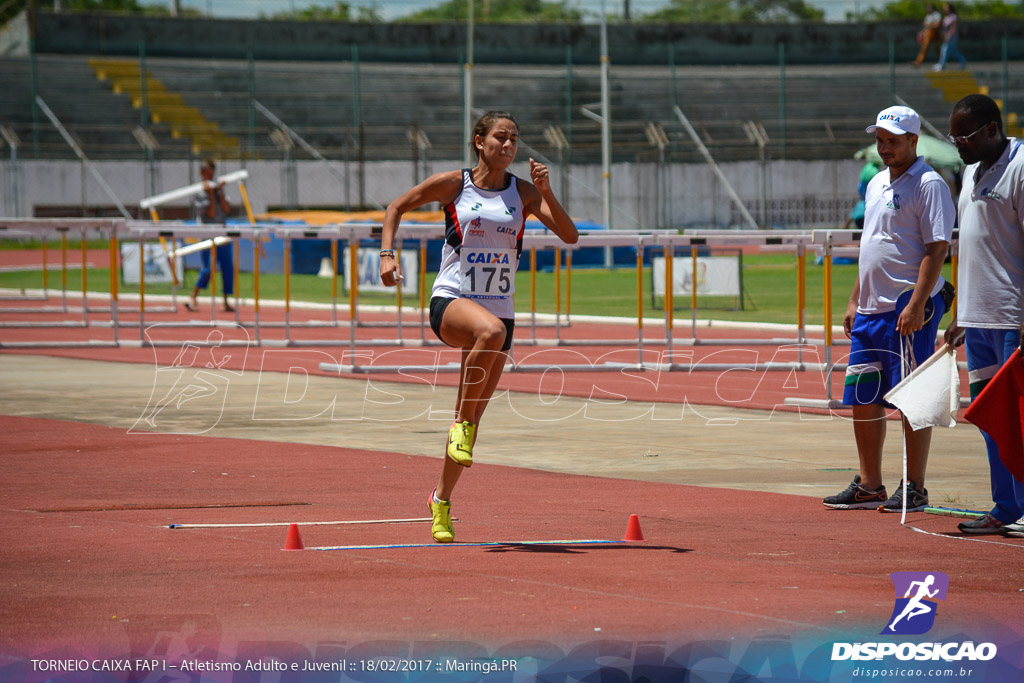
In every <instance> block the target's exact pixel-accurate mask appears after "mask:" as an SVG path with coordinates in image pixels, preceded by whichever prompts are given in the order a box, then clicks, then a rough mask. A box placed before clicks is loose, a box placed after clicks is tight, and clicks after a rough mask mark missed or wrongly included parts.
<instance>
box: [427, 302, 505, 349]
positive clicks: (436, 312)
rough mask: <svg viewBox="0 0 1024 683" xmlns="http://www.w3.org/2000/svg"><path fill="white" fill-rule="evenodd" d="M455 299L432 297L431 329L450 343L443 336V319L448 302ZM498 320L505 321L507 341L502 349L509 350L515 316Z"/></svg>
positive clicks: (438, 336)
mask: <svg viewBox="0 0 1024 683" xmlns="http://www.w3.org/2000/svg"><path fill="white" fill-rule="evenodd" d="M453 301H455V299H449V298H448V297H443V296H435V297H431V298H430V329H432V330H433V331H434V334H436V335H437V338H438V339H440V340H441V341H443V342H444V343H445V344H448V342H447V341H445V339H444V338H443V337H442V336H441V319H442V318H444V311H445V309H446V308H448V304H450V303H451V302H453ZM498 320H500V321H501V322H503V323H505V343H504V344H502V345H501V350H502V351H508V350H509V349H511V348H512V332H513V331H515V329H516V321H515V320H514V319H513V318H498ZM448 346H454V344H448Z"/></svg>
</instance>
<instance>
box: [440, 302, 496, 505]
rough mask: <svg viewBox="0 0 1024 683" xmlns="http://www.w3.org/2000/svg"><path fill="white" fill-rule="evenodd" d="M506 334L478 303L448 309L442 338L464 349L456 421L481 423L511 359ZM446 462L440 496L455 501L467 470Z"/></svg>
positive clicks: (443, 321)
mask: <svg viewBox="0 0 1024 683" xmlns="http://www.w3.org/2000/svg"><path fill="white" fill-rule="evenodd" d="M505 335H506V329H505V323H504V322H503V321H501V320H500V319H499V318H497V317H495V316H494V315H492V314H491V313H489V312H488V311H486V310H484V308H483V307H482V306H480V305H479V304H476V303H475V302H472V301H469V300H466V299H456V300H455V301H453V302H452V303H450V304H449V305H448V308H447V309H446V310H445V313H444V318H443V319H442V321H441V337H442V338H443V339H444V340H445V341H446V342H448V343H449V344H454V345H459V346H462V367H461V370H460V375H459V390H458V396H457V397H456V400H455V421H456V422H470V423H472V424H474V425H479V424H480V420H481V418H482V417H483V414H484V410H486V408H487V404H488V402H489V401H490V398H491V396H492V395H493V394H494V390H495V388H496V387H497V385H498V381H499V380H500V379H501V373H502V371H503V370H504V367H505V361H506V360H507V355H506V354H505V353H504V352H503V351H501V347H502V345H503V344H504V342H505ZM477 434H479V432H477ZM443 460H444V465H443V466H442V469H441V478H440V480H439V481H438V484H437V497H438V498H439V499H440V500H451V494H452V491H453V490H454V489H455V484H456V483H457V482H458V480H459V477H460V476H461V474H462V470H464V469H465V468H464V467H463V466H462V465H459V464H458V463H456V462H455V461H454V460H452V459H451V458H449V457H445V458H444V459H443Z"/></svg>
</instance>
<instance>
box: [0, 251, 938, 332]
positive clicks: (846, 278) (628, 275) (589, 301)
mask: <svg viewBox="0 0 1024 683" xmlns="http://www.w3.org/2000/svg"><path fill="white" fill-rule="evenodd" d="M806 273H807V304H806V308H805V315H806V320H805V322H806V323H807V324H809V325H820V324H822V323H823V322H824V317H823V306H822V302H823V299H824V297H823V290H824V268H823V266H819V265H815V264H814V262H813V259H812V258H811V257H808V258H807V264H806ZM943 275H944V276H945V277H947V278H949V277H950V272H949V265H948V264H947V265H946V266H945V267H944V269H943ZM86 277H87V282H88V289H89V290H91V291H99V292H107V291H108V289H109V288H108V278H109V273H108V271H107V269H105V268H91V269H89V270H88V271H87V273H86ZM195 277H196V273H195V271H187V272H186V274H185V283H186V284H185V286H183V287H179V290H178V291H179V294H181V293H191V288H192V284H193V283H194V282H195ZM856 277H857V266H856V265H855V264H854V265H835V266H833V268H832V321H833V324H836V325H838V324H841V323H842V319H843V314H844V313H845V311H846V303H847V301H848V300H849V297H850V291H851V289H852V287H853V283H854V281H855V280H856ZM432 278H433V274H431V273H428V276H427V286H428V288H429V286H430V283H431V281H432ZM239 280H240V282H239V283H238V284H237V290H238V291H239V292H240V293H241V294H242V295H243V296H252V291H253V289H252V275H251V274H250V273H242V274H241V275H240V277H239ZM636 281H637V276H636V269H635V268H629V267H620V268H616V269H614V270H607V269H603V268H601V269H576V270H574V271H573V273H572V305H571V309H570V311H571V313H572V314H574V315H609V316H622V317H630V318H634V317H636V313H637V293H636V284H637V283H636ZM219 282H220V278H218V285H219ZM42 284H43V281H42V271H38V270H37V271H26V272H13V273H0V287H4V288H11V289H22V288H30V289H37V288H40V287H42ZM567 284H568V282H567V278H566V272H565V271H564V270H563V271H562V273H561V296H562V306H561V312H562V313H563V314H564V313H565V312H566V290H567ZM48 285H49V287H50V288H56V289H59V288H60V285H61V279H60V273H59V272H58V271H51V272H50V275H49V282H48ZM342 285H343V283H342V280H341V279H339V281H338V303H339V304H344V303H347V301H348V295H347V293H346V292H345V291H344V288H343V286H342ZM643 288H644V294H643V310H644V315H645V316H646V317H659V316H661V315H662V310H663V309H662V306H663V304H662V302H661V300H660V299H659V300H657V301H655V302H654V305H652V299H651V272H650V269H649V268H645V269H644V273H643ZM68 289H69V291H80V290H81V272H80V271H78V270H69V271H68ZM118 289H119V291H120V292H123V293H132V292H137V291H138V287H137V286H134V285H132V286H128V285H124V284H123V283H122V284H119V286H118ZM743 289H744V304H743V310H734V309H735V308H736V306H735V304H736V302H735V300H734V299H733V298H732V297H699V298H698V302H697V309H698V316H699V317H701V318H715V319H718V320H734V321H748V322H766V323H792V324H795V323H796V322H797V303H796V301H797V259H796V256H795V255H792V254H748V255H745V256H744V257H743ZM170 292H171V287H170V285H168V284H147V285H146V293H147V294H169V293H170ZM554 292H555V277H554V274H553V273H551V272H538V273H537V292H536V299H537V311H538V312H539V313H554V312H555V294H554ZM291 298H292V300H293V301H310V302H322V303H329V302H330V301H331V284H330V281H329V280H327V279H325V278H322V277H318V276H316V275H292V276H291ZM260 299H284V276H283V275H267V274H261V275H260ZM359 301H360V303H362V304H370V305H372V304H393V303H394V302H395V296H394V293H392V292H389V293H377V292H360V295H359ZM418 301H419V297H418V295H414V296H410V295H408V294H406V295H405V296H404V297H403V303H404V304H405V305H413V306H415V305H416V304H417V303H418ZM516 302H517V305H516V309H517V310H518V311H521V312H524V311H529V309H530V272H529V270H528V269H522V270H520V272H519V273H518V274H517V276H516ZM674 303H675V308H676V315H677V317H678V318H689V316H690V298H689V297H688V296H682V297H676V299H675V302H674Z"/></svg>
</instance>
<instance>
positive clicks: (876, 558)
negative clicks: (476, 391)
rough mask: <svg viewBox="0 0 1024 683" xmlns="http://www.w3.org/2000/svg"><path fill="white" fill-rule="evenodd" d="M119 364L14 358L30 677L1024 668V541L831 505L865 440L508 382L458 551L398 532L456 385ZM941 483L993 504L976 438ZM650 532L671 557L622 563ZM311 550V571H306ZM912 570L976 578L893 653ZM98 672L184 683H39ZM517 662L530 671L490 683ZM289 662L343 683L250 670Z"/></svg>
mask: <svg viewBox="0 0 1024 683" xmlns="http://www.w3.org/2000/svg"><path fill="white" fill-rule="evenodd" d="M145 353H149V354H150V355H149V359H148V360H149V362H148V363H147V362H145V361H146V360H147V359H146V356H145ZM162 353H163V352H162ZM282 353H283V352H282ZM120 354H124V352H123V351H117V350H115V351H99V350H92V351H90V350H84V351H75V352H74V355H76V356H78V358H68V357H66V356H68V355H72V354H69V353H67V352H64V351H61V352H58V353H57V354H56V355H53V356H39V355H30V354H26V353H5V354H2V355H0V378H2V379H0V383H2V387H3V391H2V392H0V415H3V416H4V417H0V426H2V432H0V433H2V436H0V450H2V452H3V453H4V457H3V463H4V476H3V477H2V478H0V491H2V500H3V505H2V506H0V507H2V509H0V515H2V523H3V529H4V536H3V537H4V546H5V548H4V552H3V555H2V557H0V563H2V566H3V576H4V582H3V588H2V589H0V590H2V591H3V593H2V595H3V599H2V600H0V624H2V634H3V635H2V643H0V644H2V647H3V653H2V654H3V659H2V660H0V678H2V679H4V680H33V681H35V680H38V681H44V680H49V679H54V680H75V681H77V680H108V679H109V680H149V681H153V682H154V683H155V682H156V681H160V680H233V681H234V680H435V678H433V677H432V674H434V673H438V669H436V668H434V669H432V671H428V670H426V669H425V668H424V667H427V666H429V667H439V666H441V665H442V663H446V662H449V661H455V662H456V665H455V669H454V671H455V673H450V672H451V670H449V674H446V676H445V677H443V678H437V680H533V679H534V678H536V679H538V680H559V681H561V680H565V681H569V680H582V679H584V678H587V676H589V675H593V674H595V672H598V671H600V672H601V673H602V674H606V675H610V676H611V677H612V678H610V679H609V680H640V679H642V678H644V677H646V678H647V679H648V680H683V679H684V678H683V677H684V676H685V675H686V672H689V674H690V675H691V678H690V680H731V678H732V676H733V675H740V674H744V675H747V676H748V677H749V676H756V678H752V679H751V680H764V681H772V680H780V681H781V680H814V681H825V680H830V681H831V680H855V679H856V678H857V677H858V676H860V675H862V674H855V673H854V670H855V668H856V667H858V666H862V665H865V664H864V662H861V661H850V660H848V659H847V660H841V661H833V660H832V658H830V656H829V654H830V653H831V652H832V651H833V646H834V644H835V643H856V642H875V641H890V642H891V641H894V640H895V641H897V642H903V641H912V642H920V641H927V642H946V641H950V642H952V641H956V642H964V641H972V642H975V643H981V642H991V643H994V644H995V645H996V646H997V647H998V655H997V656H995V657H994V658H992V659H990V660H988V661H976V662H967V663H965V662H961V661H957V662H954V663H953V664H951V665H950V666H954V667H960V666H961V665H962V666H963V667H965V668H971V667H973V669H974V673H973V674H972V675H973V676H974V677H973V678H972V677H970V676H968V677H966V678H962V677H953V678H949V679H948V680H975V681H977V680H984V681H1003V680H1019V679H1020V677H1021V672H1022V670H1024V663H1022V661H1021V657H1022V654H1021V653H1022V651H1024V617H1022V615H1024V570H1022V568H1024V542H1021V541H1015V540H1014V539H1005V538H1003V537H988V538H984V539H964V538H963V537H961V535H960V534H958V533H956V531H955V523H956V521H957V520H956V519H955V518H950V517H941V516H935V515H928V514H924V513H911V514H909V515H908V519H907V524H908V526H907V527H901V526H900V523H899V515H883V514H879V513H876V512H838V511H830V510H827V509H825V508H823V507H822V505H821V503H820V497H821V496H822V495H827V494H828V493H832V492H834V491H837V490H839V489H841V488H842V487H843V486H845V484H846V483H847V482H848V481H849V479H850V477H852V470H851V468H852V467H853V466H854V465H855V455H854V451H853V444H852V430H851V429H850V426H849V424H848V423H847V422H846V421H845V420H844V419H842V418H841V417H839V416H827V415H824V416H823V415H818V416H814V415H809V414H798V413H780V412H778V411H776V412H771V411H754V410H738V409H735V408H729V407H723V406H722V405H718V406H713V405H712V406H708V405H689V402H687V401H684V402H683V403H682V404H672V406H671V410H670V411H669V412H664V411H665V409H666V404H664V403H660V402H658V401H656V400H655V401H651V402H650V403H645V402H644V396H643V395H632V396H630V397H629V401H628V402H626V403H616V402H612V404H611V405H609V404H608V403H607V402H606V401H605V402H601V401H595V399H594V398H593V397H590V398H588V397H586V396H575V397H564V396H563V397H560V398H558V400H557V401H556V402H554V403H552V401H551V399H550V397H548V398H545V397H544V396H542V395H540V394H538V393H537V390H536V388H535V389H534V393H533V394H528V393H517V391H516V387H518V386H519V385H518V384H516V385H503V390H504V393H502V392H501V390H500V391H499V395H498V396H496V400H495V402H494V405H493V406H492V409H490V410H489V412H488V416H487V418H486V420H485V423H484V425H483V426H482V428H481V439H480V442H479V444H478V457H477V460H476V462H475V464H474V466H473V467H472V469H471V470H469V471H467V472H466V473H465V474H464V476H463V478H462V481H461V482H460V485H459V488H458V489H457V491H456V496H455V500H454V503H453V515H454V516H455V517H457V518H458V520H459V521H458V522H456V526H455V528H456V541H457V542H456V543H454V544H452V545H450V546H443V547H440V546H437V545H435V544H431V543H430V533H429V524H427V523H425V522H399V523H372V522H376V521H378V520H402V519H421V518H423V517H424V516H425V515H426V514H427V508H426V498H427V495H428V494H429V492H430V490H431V488H432V486H433V484H434V483H435V481H436V479H437V475H438V472H439V469H440V467H439V466H440V461H439V456H440V451H441V448H442V444H443V433H444V430H445V428H446V426H447V424H448V423H447V422H446V420H450V409H451V402H452V400H453V390H452V389H451V388H450V387H434V386H427V385H426V384H424V383H423V382H415V381H414V382H412V383H406V384H404V385H394V384H390V383H388V382H386V380H385V379H383V378H369V379H367V378H361V379H351V378H350V379H344V378H338V377H315V376H312V375H311V374H305V373H295V372H289V365H288V364H287V363H286V362H284V361H282V360H281V358H282V356H280V355H278V356H276V357H277V358H278V364H277V365H273V366H271V367H266V368H264V371H260V364H259V363H257V362H255V361H254V360H253V359H251V358H250V359H249V361H247V362H246V363H245V364H243V365H242V366H240V368H236V369H235V370H234V371H233V370H232V369H231V367H228V366H225V367H224V368H221V369H220V370H217V369H212V368H211V369H209V370H210V371H209V372H207V373H206V375H205V376H203V375H202V373H199V374H196V375H195V376H193V377H192V381H193V382H194V384H186V385H181V386H183V387H184V389H186V390H187V391H184V392H183V393H182V392H179V393H178V394H174V392H173V391H172V389H174V387H175V386H179V385H177V384H176V382H177V379H176V377H177V378H179V379H180V377H178V376H177V375H176V377H170V375H168V373H167V372H165V371H167V370H169V369H170V365H169V364H168V363H169V359H166V358H163V356H161V357H160V358H158V364H157V365H154V364H153V362H152V361H153V356H152V352H151V351H147V350H139V351H138V352H133V353H130V354H126V355H127V357H122V358H121V360H135V361H140V362H134V363H124V362H112V360H113V358H117V357H118V355H120ZM87 358H90V359H87ZM218 373H219V374H218ZM303 377H304V379H303V382H304V383H302V384H301V386H300V378H303ZM525 380H526V378H525V376H519V377H516V378H515V379H514V381H515V382H516V383H521V382H523V381H525ZM602 381H606V380H602ZM204 382H205V384H206V388H205V389H204ZM210 386H212V387H214V390H213V391H211V390H210V389H209V387H210ZM607 386H612V385H607ZM190 387H191V389H190ZM179 388H180V387H179ZM218 389H223V391H220V390H218ZM175 391H177V390H175ZM190 392H191V393H190ZM626 393H627V392H623V394H624V395H625V394H626ZM388 395H391V396H392V398H390V399H387V398H386V397H387V396H388ZM396 396H397V397H398V398H395V397H396ZM168 397H171V398H168ZM212 397H215V398H216V400H214V398H212ZM654 398H655V399H656V398H657V397H654ZM172 399H173V400H172ZM161 401H162V403H161ZM157 404H160V405H161V406H162V407H160V408H159V409H158V410H157V409H155V407H156V406H157ZM719 404H721V401H719ZM552 405H555V406H557V408H558V410H559V411H560V412H558V413H557V415H556V417H557V419H548V418H550V417H551V415H552V414H553V413H552V410H553V409H552V407H551V406H552ZM289 407H290V408H291V409H292V410H293V412H291V413H289V412H288V409H289ZM277 409H280V410H279V411H278V410H277ZM588 409H589V411H588ZM623 410H628V411H632V413H631V417H630V419H621V411H623ZM268 411H269V412H268ZM275 411H276V412H275ZM445 411H448V412H447V413H446V412H445ZM270 413H274V414H273V416H271V415H270ZM388 415H391V416H392V418H391V419H390V420H389V419H387V416H388ZM614 415H619V416H620V418H619V419H613V416H614ZM892 426H893V428H892V429H890V439H889V441H890V443H889V444H887V449H886V450H887V454H886V460H885V466H886V481H887V483H888V484H889V485H890V487H893V486H895V485H896V482H897V481H898V479H899V452H900V451H899V443H898V438H897V436H896V435H897V434H898V426H897V424H896V423H893V425H892ZM929 474H930V480H929V483H928V485H929V488H930V489H931V491H932V496H933V504H937V505H947V506H950V507H958V508H973V509H979V508H981V509H984V508H985V507H987V505H989V504H990V502H989V501H988V500H987V499H986V496H987V481H986V479H987V472H986V467H985V462H984V458H983V455H982V446H981V438H980V436H979V435H978V433H977V431H976V430H975V429H974V428H973V427H971V426H970V425H961V426H960V427H957V428H956V429H954V430H944V431H942V432H936V438H935V445H934V446H933V457H932V463H931V465H930V471H929ZM633 514H635V515H637V516H638V518H639V520H640V524H641V527H642V532H643V536H644V539H645V540H642V541H636V540H631V541H625V540H623V539H624V537H625V532H626V527H627V522H628V520H629V517H630V515H633ZM324 522H371V523H366V524H325V523H324ZM291 523H296V524H298V529H299V531H300V532H301V537H302V541H303V543H304V545H305V548H306V549H305V550H302V551H285V550H283V549H282V548H283V547H284V545H285V539H286V532H287V529H288V527H287V525H288V524H291ZM172 525H223V526H202V527H200V528H170V527H171V526H172ZM910 527H916V528H917V529H918V530H920V531H923V532H927V533H920V532H919V531H915V530H914V529H912V528H910ZM352 546H373V547H358V548H355V547H352ZM314 548H336V549H334V550H330V551H317V550H314ZM898 572H921V573H932V574H944V575H946V576H947V577H948V579H949V588H948V592H947V594H946V595H945V597H944V599H941V600H939V601H938V609H937V612H936V614H935V621H934V625H933V626H932V627H931V628H930V630H928V632H927V634H926V635H924V634H922V635H917V636H881V635H879V633H880V632H881V631H882V629H883V628H884V627H885V626H886V624H887V623H888V622H889V621H891V620H892V615H893V610H894V605H895V604H896V603H895V601H896V599H897V598H900V597H902V596H901V595H896V593H895V589H894V582H893V579H891V577H890V575H892V574H894V573H898ZM441 655H444V656H446V657H451V658H454V659H453V660H448V659H445V660H443V662H442V659H440V658H439V657H441ZM93 658H106V659H103V660H102V661H104V662H107V661H115V660H117V661H121V660H129V659H130V660H133V661H134V660H136V659H139V660H142V659H146V660H151V661H159V662H162V665H163V666H164V667H165V668H164V669H163V671H160V672H154V671H147V670H145V669H144V668H140V667H139V666H135V665H133V666H134V668H133V669H132V671H131V672H130V673H124V672H122V673H116V672H113V673H112V672H103V671H101V672H97V671H95V670H92V671H90V672H88V674H82V675H79V674H80V673H81V672H75V671H72V672H63V671H58V674H59V675H56V676H55V675H54V672H53V670H47V669H46V667H48V666H50V665H49V664H46V663H44V664H39V661H43V660H45V662H50V661H51V660H52V661H54V662H57V663H58V664H59V663H61V662H65V663H66V662H69V661H70V662H74V661H79V660H82V659H85V660H88V661H90V662H91V661H92V659H93ZM374 658H388V659H393V660H402V661H403V662H404V664H403V665H402V666H404V667H406V668H405V671H403V672H390V673H393V674H394V676H392V675H390V673H389V674H386V673H382V672H380V671H375V670H367V669H366V667H367V666H368V665H367V664H366V662H367V661H370V660H373V659H374ZM411 659H416V661H418V662H419V664H415V665H413V664H410V663H409V661H407V660H411ZM505 659H511V660H514V661H517V662H518V663H519V664H520V668H519V669H517V670H516V671H515V672H510V671H508V670H505V671H504V672H503V673H500V672H499V673H490V674H488V673H487V672H483V673H481V670H480V668H479V666H480V662H485V661H491V660H494V661H498V660H505ZM33 660H37V661H36V662H33ZM264 660H266V661H269V660H273V661H286V662H290V663H296V664H297V665H300V666H306V664H308V663H311V662H334V669H333V670H332V671H331V672H330V673H325V672H323V671H320V672H316V673H310V672H307V673H305V674H303V673H301V671H296V670H289V673H288V674H286V675H282V674H280V673H278V674H276V676H277V677H274V675H270V674H267V673H265V672H264V673H260V672H259V671H256V672H252V671H250V673H248V674H246V673H244V671H243V672H239V671H237V670H232V669H231V668H230V666H233V665H234V664H237V663H252V662H253V661H264ZM188 661H201V662H212V663H214V664H217V663H221V664H224V667H226V668H223V669H216V668H211V669H207V670H206V672H205V673H203V672H197V671H195V670H194V669H193V670H189V669H188V668H187V667H186V668H185V669H182V668H181V663H182V662H188ZM337 662H343V663H344V665H345V666H346V667H347V666H349V665H350V663H351V666H362V667H363V669H362V670H360V671H355V670H353V669H348V668H339V667H341V666H342V665H341V664H338V663H337ZM426 662H429V664H427V663H426ZM459 662H462V663H476V665H477V668H476V669H475V670H474V669H472V667H469V668H467V669H459V668H458V667H459ZM890 663H891V664H893V665H895V664H899V665H901V666H906V663H905V662H902V661H895V660H893V661H892V662H890ZM168 664H171V669H167V668H166V666H167V665H168ZM869 664H870V665H871V666H876V667H879V666H882V665H883V664H885V662H882V663H879V662H869ZM940 664H943V662H940ZM445 665H447V664H445ZM914 665H915V666H918V667H920V666H926V667H932V666H936V664H935V662H926V663H925V664H920V663H914ZM111 666H113V665H111ZM211 666H212V665H211ZM369 666H370V667H371V668H372V667H373V666H374V665H372V664H371V665H369ZM410 666H419V667H420V669H419V670H418V672H417V671H415V670H412V669H410V668H408V667H410ZM957 670H958V671H959V669H957ZM608 672H611V673H608ZM701 672H703V673H701ZM698 673H699V674H700V675H699V676H696V675H697V674H698ZM268 675H269V676H270V677H267V676H268ZM396 676H397V677H396ZM453 676H454V677H453ZM502 676H504V678H502ZM694 676H696V677H694ZM1006 676H1009V677H1006ZM741 679H742V676H741ZM594 680H596V679H594ZM885 680H916V679H915V678H913V677H902V678H900V677H896V678H892V677H890V678H886V679H885ZM930 680H944V679H943V678H942V677H941V676H939V677H935V676H933V677H931V678H930Z"/></svg>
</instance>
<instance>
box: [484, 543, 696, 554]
mask: <svg viewBox="0 0 1024 683" xmlns="http://www.w3.org/2000/svg"><path fill="white" fill-rule="evenodd" d="M625 549H629V550H666V551H668V552H672V553H692V552H693V549H692V548H677V547H675V546H670V545H633V544H631V543H609V544H607V545H588V546H585V547H581V546H578V545H573V544H571V543H567V544H565V545H557V544H545V545H539V544H534V543H507V544H505V545H499V546H495V547H493V548H488V549H487V552H489V553H515V552H520V553H521V552H526V553H551V554H558V555H583V554H586V553H589V552H592V551H595V550H625Z"/></svg>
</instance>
